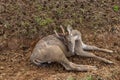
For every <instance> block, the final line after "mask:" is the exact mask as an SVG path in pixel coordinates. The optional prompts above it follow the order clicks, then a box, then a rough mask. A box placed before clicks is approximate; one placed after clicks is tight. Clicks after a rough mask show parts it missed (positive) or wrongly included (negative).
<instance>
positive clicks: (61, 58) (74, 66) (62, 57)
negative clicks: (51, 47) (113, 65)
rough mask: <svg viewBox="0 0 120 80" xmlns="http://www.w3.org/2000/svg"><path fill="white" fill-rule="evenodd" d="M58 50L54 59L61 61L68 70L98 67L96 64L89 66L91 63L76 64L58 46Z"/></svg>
mask: <svg viewBox="0 0 120 80" xmlns="http://www.w3.org/2000/svg"><path fill="white" fill-rule="evenodd" d="M56 48H57V50H55V54H56V53H57V55H56V56H55V55H54V57H53V58H54V61H55V62H58V63H60V64H61V65H63V66H64V67H65V69H66V70H68V71H89V70H96V69H97V68H96V67H95V66H89V65H77V64H74V63H72V62H70V61H69V60H68V59H67V58H66V56H65V54H64V52H63V51H62V50H61V49H60V48H59V47H57V46H56Z"/></svg>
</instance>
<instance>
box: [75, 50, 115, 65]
mask: <svg viewBox="0 0 120 80" xmlns="http://www.w3.org/2000/svg"><path fill="white" fill-rule="evenodd" d="M76 54H77V55H79V56H83V57H91V58H96V59H98V60H100V61H103V62H105V63H109V64H112V63H113V62H112V61H110V60H107V59H105V58H101V57H98V56H96V55H95V54H93V53H90V52H86V51H83V50H81V51H78V52H77V53H76Z"/></svg>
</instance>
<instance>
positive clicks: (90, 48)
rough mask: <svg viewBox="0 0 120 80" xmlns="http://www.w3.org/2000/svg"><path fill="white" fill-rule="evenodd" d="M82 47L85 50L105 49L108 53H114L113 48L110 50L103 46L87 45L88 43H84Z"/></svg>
mask: <svg viewBox="0 0 120 80" xmlns="http://www.w3.org/2000/svg"><path fill="white" fill-rule="evenodd" d="M82 48H83V49H84V50H96V51H103V52H108V53H112V52H113V51H112V50H108V49H103V48H99V47H96V46H90V45H86V44H84V43H83V44H82Z"/></svg>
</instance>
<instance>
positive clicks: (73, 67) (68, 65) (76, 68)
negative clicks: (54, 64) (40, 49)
mask: <svg viewBox="0 0 120 80" xmlns="http://www.w3.org/2000/svg"><path fill="white" fill-rule="evenodd" d="M59 63H61V64H62V65H63V66H64V67H65V69H66V70H68V71H92V70H97V67H96V66H90V65H78V64H75V63H72V62H70V61H69V60H68V59H67V58H66V57H64V59H62V61H60V62H59Z"/></svg>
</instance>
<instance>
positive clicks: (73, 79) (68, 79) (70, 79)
mask: <svg viewBox="0 0 120 80" xmlns="http://www.w3.org/2000/svg"><path fill="white" fill-rule="evenodd" d="M67 80H76V79H75V78H74V77H73V76H68V78H67Z"/></svg>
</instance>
